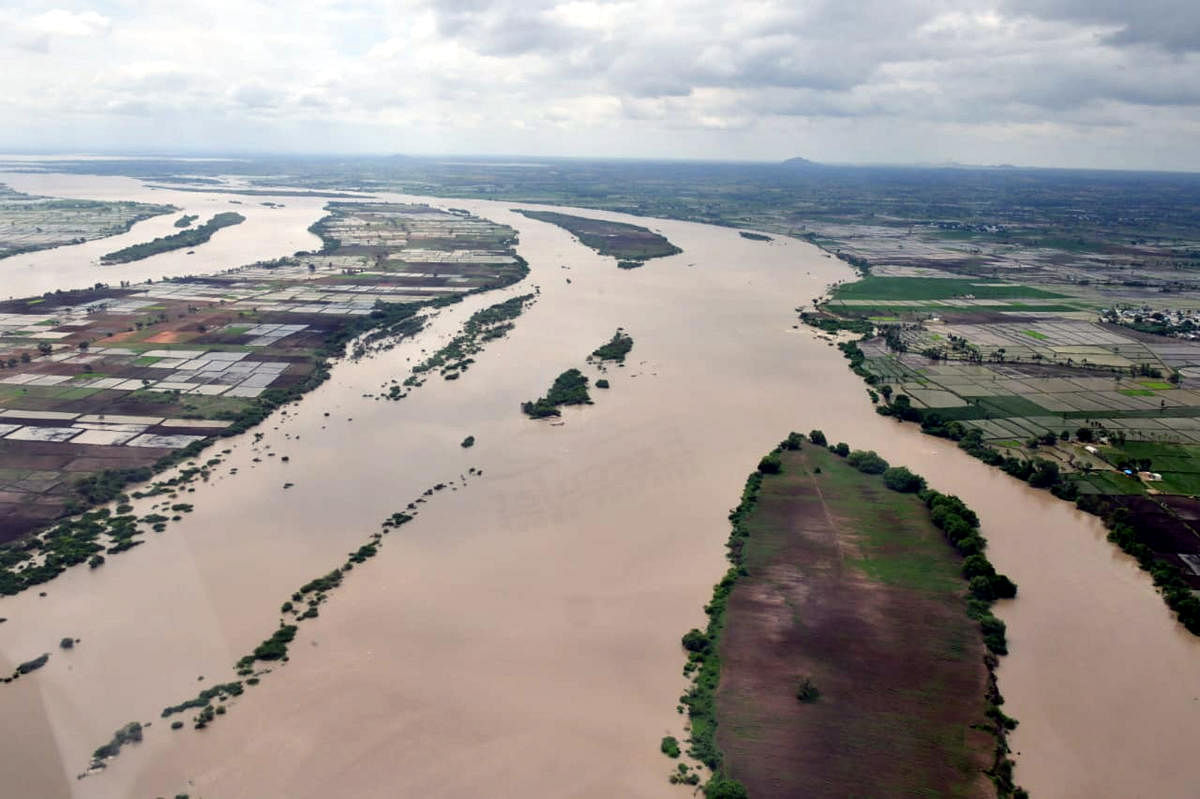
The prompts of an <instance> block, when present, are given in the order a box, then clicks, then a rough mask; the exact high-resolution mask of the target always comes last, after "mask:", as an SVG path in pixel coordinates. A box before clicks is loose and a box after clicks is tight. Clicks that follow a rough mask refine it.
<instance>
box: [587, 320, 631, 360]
mask: <svg viewBox="0 0 1200 799" xmlns="http://www.w3.org/2000/svg"><path fill="white" fill-rule="evenodd" d="M632 349H633V337H632V336H630V335H629V334H628V333H626V332H625V331H624V330H623V329H622V328H619V327H618V328H617V332H616V333H613V337H612V338H611V339H609V340H608V342H607V343H605V344H602V345H600V346H599V347H597V348H596V349H594V350H592V354H591V356H590V358H595V359H596V360H598V361H616V362H617V363H622V364H623V363H625V356H626V355H628V354H629V351H630V350H632ZM590 358H589V360H590Z"/></svg>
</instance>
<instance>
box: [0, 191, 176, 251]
mask: <svg viewBox="0 0 1200 799" xmlns="http://www.w3.org/2000/svg"><path fill="white" fill-rule="evenodd" d="M175 210H177V209H176V208H175V207H174V206H171V205H152V204H150V203H135V202H104V201H101V200H63V199H57V198H53V197H34V196H32V195H29V194H22V193H21V192H17V191H13V190H12V189H10V188H9V187H8V186H5V185H3V184H0V258H6V257H8V256H10V255H17V254H19V253H23V252H32V251H33V250H45V249H48V248H50V247H58V246H60V245H63V244H79V243H81V242H84V241H91V240H92V239H100V238H104V237H106V236H115V235H116V234H118V233H124V232H126V231H128V230H129V228H131V227H133V225H134V224H135V223H137V222H140V221H142V220H143V219H149V218H150V217H153V216H158V215H160V214H169V213H171V212H173V211H175Z"/></svg>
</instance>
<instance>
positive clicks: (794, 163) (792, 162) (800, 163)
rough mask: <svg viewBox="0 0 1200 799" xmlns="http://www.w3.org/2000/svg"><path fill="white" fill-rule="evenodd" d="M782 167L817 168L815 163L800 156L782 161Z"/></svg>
mask: <svg viewBox="0 0 1200 799" xmlns="http://www.w3.org/2000/svg"><path fill="white" fill-rule="evenodd" d="M782 165H783V166H786V167H791V168H793V169H796V168H799V167H806V166H819V164H817V162H816V161H809V160H808V159H807V158H801V157H800V156H796V157H795V158H789V159H788V160H786V161H784V162H783V164H782Z"/></svg>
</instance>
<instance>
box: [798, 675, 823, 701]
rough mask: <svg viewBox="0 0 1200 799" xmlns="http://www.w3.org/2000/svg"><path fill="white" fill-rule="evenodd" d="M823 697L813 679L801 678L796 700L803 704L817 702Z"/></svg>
mask: <svg viewBox="0 0 1200 799" xmlns="http://www.w3.org/2000/svg"><path fill="white" fill-rule="evenodd" d="M820 696H821V689H820V688H818V687H817V685H816V683H814V682H813V681H812V678H811V677H801V678H800V682H799V683H797V685H796V698H797V699H799V700H800V701H801V702H816V701H817V699H819V698H820Z"/></svg>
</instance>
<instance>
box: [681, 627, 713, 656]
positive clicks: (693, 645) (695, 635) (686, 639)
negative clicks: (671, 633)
mask: <svg viewBox="0 0 1200 799" xmlns="http://www.w3.org/2000/svg"><path fill="white" fill-rule="evenodd" d="M682 643H683V648H684V649H686V650H687V651H689V652H700V653H702V654H703V653H705V652H707V651H709V650H710V649H711V648H712V641H710V640H709V639H708V636H707V635H705V634H704V633H702V632H700V631H699V630H697V629H696V628H695V627H693V628H692V629H690V630H688V631H687V632H686V633H685V634H684V636H683V639H682Z"/></svg>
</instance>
